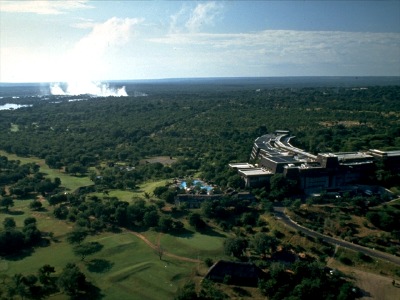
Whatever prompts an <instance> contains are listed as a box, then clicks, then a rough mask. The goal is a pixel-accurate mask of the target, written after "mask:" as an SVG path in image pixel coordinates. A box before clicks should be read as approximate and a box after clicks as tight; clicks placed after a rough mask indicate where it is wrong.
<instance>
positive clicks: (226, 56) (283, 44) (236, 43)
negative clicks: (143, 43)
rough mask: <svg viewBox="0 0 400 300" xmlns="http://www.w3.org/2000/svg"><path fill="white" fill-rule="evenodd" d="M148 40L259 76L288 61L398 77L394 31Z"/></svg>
mask: <svg viewBox="0 0 400 300" xmlns="http://www.w3.org/2000/svg"><path fill="white" fill-rule="evenodd" d="M150 41H152V42H156V43H162V44H166V45H170V46H171V47H182V48H185V49H187V51H188V53H187V54H186V56H187V57H189V58H190V59H192V60H193V61H194V60H196V61H198V62H201V63H202V64H203V65H205V64H207V63H208V64H210V63H211V64H214V65H215V67H216V66H220V67H221V68H225V71H226V72H228V73H229V72H230V71H229V65H230V66H231V70H232V72H233V71H234V69H235V68H237V70H239V69H240V70H255V69H258V70H259V73H260V74H262V72H264V74H268V70H267V68H268V67H271V66H274V67H275V66H278V65H282V66H284V65H291V66H296V67H295V68H297V70H299V71H300V72H304V74H306V75H307V73H306V72H307V71H309V72H310V70H312V71H313V72H314V73H317V72H321V74H324V75H329V74H331V75H332V72H336V73H334V74H333V75H336V74H337V73H339V74H340V69H341V68H342V70H341V71H342V74H345V75H346V74H358V72H359V70H366V71H365V72H366V74H365V75H400V74H399V70H400V56H399V52H398V49H400V34H399V33H368V32H339V31H293V30H264V31H259V32H252V33H232V34H212V33H173V34H169V35H166V36H164V37H162V38H158V39H151V40H150ZM263 68H264V70H262V69H263ZM318 68H319V69H318ZM338 70H339V72H338ZM317 74H318V73H317ZM300 75H302V74H300Z"/></svg>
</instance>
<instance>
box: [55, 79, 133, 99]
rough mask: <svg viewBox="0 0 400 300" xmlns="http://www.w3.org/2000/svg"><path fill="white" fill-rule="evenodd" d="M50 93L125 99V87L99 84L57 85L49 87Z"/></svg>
mask: <svg viewBox="0 0 400 300" xmlns="http://www.w3.org/2000/svg"><path fill="white" fill-rule="evenodd" d="M50 93H51V94H52V95H57V96H76V95H85V94H88V95H93V96H98V97H110V96H113V97H127V96H128V94H127V92H126V90H125V86H123V87H120V88H111V87H110V86H109V85H108V84H106V83H101V82H69V83H67V84H66V86H65V87H62V86H61V85H60V84H59V83H52V84H51V85H50Z"/></svg>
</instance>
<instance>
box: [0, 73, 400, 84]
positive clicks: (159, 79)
mask: <svg viewBox="0 0 400 300" xmlns="http://www.w3.org/2000/svg"><path fill="white" fill-rule="evenodd" d="M262 78H400V75H282V76H210V77H165V78H148V79H143V78H142V79H103V80H90V82H130V81H131V82H132V81H137V82H139V81H143V82H145V81H167V80H171V81H174V80H204V79H262ZM51 83H68V81H0V84H51Z"/></svg>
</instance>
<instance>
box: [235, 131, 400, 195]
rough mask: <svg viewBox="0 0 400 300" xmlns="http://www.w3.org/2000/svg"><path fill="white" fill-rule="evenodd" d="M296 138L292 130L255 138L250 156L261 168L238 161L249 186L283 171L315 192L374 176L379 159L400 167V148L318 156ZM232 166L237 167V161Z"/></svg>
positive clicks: (265, 182) (240, 172)
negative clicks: (293, 141) (294, 141)
mask: <svg viewBox="0 0 400 300" xmlns="http://www.w3.org/2000/svg"><path fill="white" fill-rule="evenodd" d="M293 138H294V136H290V132H289V131H287V130H277V131H275V133H274V134H266V135H263V136H260V137H258V138H257V139H256V140H255V141H254V144H253V149H252V151H251V155H250V159H251V160H253V161H256V162H257V163H258V167H257V168H256V167H254V168H248V167H249V166H250V165H249V164H247V163H243V164H235V165H237V166H238V167H237V168H236V169H237V170H238V173H239V174H240V175H241V176H242V178H243V179H244V181H245V184H246V187H253V186H254V187H255V186H262V185H265V184H267V183H268V182H269V179H270V178H271V176H272V175H274V174H277V173H281V174H283V175H284V176H286V177H289V178H291V179H295V180H297V181H298V183H299V187H300V188H301V189H303V190H304V191H305V192H306V193H309V192H310V193H311V192H319V191H321V190H324V189H330V188H337V187H340V186H344V185H346V184H350V183H356V182H361V181H363V180H364V179H366V178H368V176H370V175H373V173H374V171H375V168H376V166H375V162H376V160H382V161H383V162H384V163H385V165H386V166H387V168H388V169H389V170H395V171H398V170H400V150H395V151H381V150H376V149H371V150H369V151H366V152H360V151H359V152H339V153H319V154H318V155H314V154H311V153H308V152H306V151H304V150H302V149H299V148H296V147H294V146H292V145H291V143H290V141H291V139H293ZM230 166H231V167H234V166H233V164H231V165H230ZM242 166H246V168H242Z"/></svg>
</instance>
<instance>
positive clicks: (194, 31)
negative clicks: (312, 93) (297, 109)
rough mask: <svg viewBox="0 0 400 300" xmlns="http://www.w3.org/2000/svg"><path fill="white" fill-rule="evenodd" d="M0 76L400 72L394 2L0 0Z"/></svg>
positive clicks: (54, 78) (399, 15)
mask: <svg viewBox="0 0 400 300" xmlns="http://www.w3.org/2000/svg"><path fill="white" fill-rule="evenodd" d="M0 14H1V15H0V82H63V81H69V82H71V81H93V80H124V79H159V78H185V77H246V76H400V1H322V0H321V1H214V2H210V1H207V2H204V1H199V2H197V1H72V0H71V1H3V0H1V1H0Z"/></svg>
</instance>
